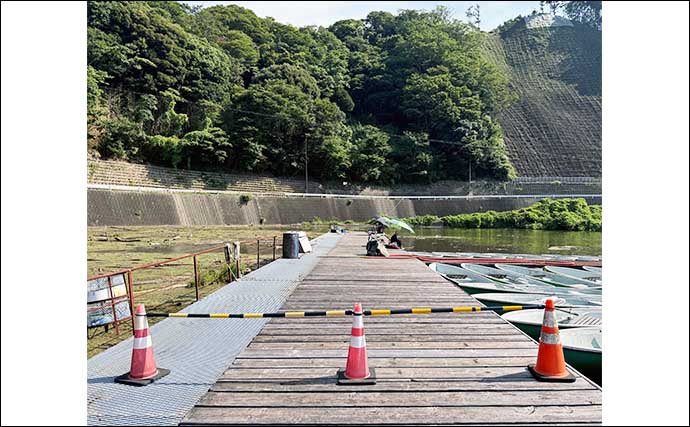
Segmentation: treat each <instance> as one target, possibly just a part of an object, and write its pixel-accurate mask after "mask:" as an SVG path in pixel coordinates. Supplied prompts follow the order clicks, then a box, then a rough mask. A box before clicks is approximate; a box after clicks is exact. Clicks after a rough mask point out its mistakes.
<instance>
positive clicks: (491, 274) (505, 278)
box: [460, 263, 544, 286]
mask: <svg viewBox="0 0 690 427" xmlns="http://www.w3.org/2000/svg"><path fill="white" fill-rule="evenodd" d="M460 265H461V266H462V268H464V269H467V270H470V271H473V272H475V273H478V274H481V275H482V276H484V277H486V278H488V279H491V280H493V281H495V282H498V283H508V284H517V285H533V286H544V282H541V281H539V280H536V279H533V278H530V277H529V276H524V275H522V274H518V273H514V272H512V271H506V270H499V269H497V268H493V267H487V266H484V265H479V264H470V263H462V264H460Z"/></svg>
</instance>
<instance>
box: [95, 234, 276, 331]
mask: <svg viewBox="0 0 690 427" xmlns="http://www.w3.org/2000/svg"><path fill="white" fill-rule="evenodd" d="M262 242H268V244H269V245H270V248H271V249H272V259H271V260H270V261H269V262H272V261H275V260H276V259H277V248H278V246H281V247H282V241H280V242H279V239H278V236H277V235H271V236H261V237H257V238H253V239H245V240H237V241H234V242H232V243H225V244H223V245H218V246H213V247H210V248H206V249H203V250H200V251H197V252H192V253H187V254H184V255H180V256H176V257H173V258H168V259H165V260H160V261H155V262H150V263H147V264H142V265H137V266H133V267H130V268H124V269H121V270H117V271H113V272H110V273H103V274H98V275H94V276H91V277H88V278H87V279H86V280H87V283H89V282H91V283H94V281H98V280H99V279H107V285H108V287H107V288H102V290H107V291H108V295H109V296H108V297H107V298H101V299H97V300H94V301H89V302H88V303H87V306H89V305H91V307H90V308H87V312H93V311H94V309H98V308H103V303H109V304H110V306H111V310H112V321H110V322H107V323H99V324H94V325H88V326H87V328H95V327H105V328H106V331H107V328H108V326H110V325H113V326H114V328H115V332H116V334H118V335H119V333H120V331H119V324H120V323H121V322H123V321H126V320H131V321H132V327H134V317H133V316H132V313H134V307H135V291H134V275H133V273H134V272H136V271H142V270H147V269H154V268H158V267H162V266H165V265H170V264H174V263H176V262H178V261H181V260H185V259H189V258H191V259H192V265H193V268H194V299H195V301H199V287H200V277H199V276H200V272H201V269H200V267H199V257H200V256H201V255H204V254H210V253H212V252H216V251H221V250H222V251H223V252H224V255H225V268H227V274H228V276H227V278H228V282H233V281H234V280H237V279H239V278H241V277H242V245H246V246H245V247H247V248H250V254H249V256H248V258H247V260H249V259H253V257H251V255H252V252H253V250H252V249H253V248H254V247H255V248H256V264H255V268H259V267H260V266H261V246H262V245H261V244H262ZM254 243H256V246H254ZM264 246H266V245H264ZM250 257H251V258H250ZM246 264H247V263H245V265H246ZM233 266H234V268H235V271H234V272H233V270H232V267H233ZM117 276H123V278H124V277H126V280H124V284H125V285H126V289H127V294H126V295H117V296H115V294H114V293H113V290H112V288H113V284H112V282H113V278H114V277H117ZM171 287H172V286H170V285H168V286H162V287H158V288H153V289H146V290H142V291H139V292H137V294H138V295H139V296H143V295H147V294H151V293H153V292H159V291H165V290H168V289H171ZM123 301H128V302H129V309H130V310H129V315H127V316H123V317H118V312H117V310H116V304H118V303H121V302H123ZM96 304H100V305H99V306H96Z"/></svg>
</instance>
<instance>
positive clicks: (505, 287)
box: [429, 263, 570, 294]
mask: <svg viewBox="0 0 690 427" xmlns="http://www.w3.org/2000/svg"><path fill="white" fill-rule="evenodd" d="M429 268H431V269H432V270H434V271H435V272H437V273H439V274H440V275H442V276H443V277H445V278H446V279H448V280H450V281H451V282H454V283H455V284H457V285H458V286H460V287H461V288H462V289H463V290H464V291H465V292H467V293H468V294H476V293H485V292H508V293H524V294H539V293H541V294H553V293H557V294H561V293H563V294H570V292H568V291H567V290H566V289H564V288H561V289H558V288H553V287H551V286H548V285H545V284H540V285H539V286H534V285H530V284H523V283H499V282H496V281H493V280H491V279H489V278H487V277H486V276H482V275H481V274H478V273H475V272H473V271H470V270H467V269H465V268H462V267H457V266H454V265H449V264H442V263H432V264H429Z"/></svg>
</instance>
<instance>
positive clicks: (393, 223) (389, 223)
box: [377, 216, 414, 234]
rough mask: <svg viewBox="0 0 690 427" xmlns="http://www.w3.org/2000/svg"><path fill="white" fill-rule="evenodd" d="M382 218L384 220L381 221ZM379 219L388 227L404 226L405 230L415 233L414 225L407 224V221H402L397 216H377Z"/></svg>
mask: <svg viewBox="0 0 690 427" xmlns="http://www.w3.org/2000/svg"><path fill="white" fill-rule="evenodd" d="M381 219H383V220H384V221H380V220H381ZM377 220H378V221H379V222H381V223H382V224H383V225H386V226H388V227H391V228H402V229H403V230H407V231H409V232H410V233H412V234H414V230H413V229H412V227H410V226H409V224H407V223H406V222H405V221H401V220H399V219H395V218H388V217H386V216H382V217H379V218H377Z"/></svg>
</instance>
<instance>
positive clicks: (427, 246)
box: [400, 228, 601, 255]
mask: <svg viewBox="0 0 690 427" xmlns="http://www.w3.org/2000/svg"><path fill="white" fill-rule="evenodd" d="M400 234H401V237H402V240H403V244H404V246H405V249H407V250H415V251H426V252H431V251H435V252H504V253H525V254H549V253H553V254H578V255H601V233H597V232H589V231H546V230H515V229H491V228H490V229H476V228H473V229H457V228H416V229H415V234H414V235H412V234H409V233H404V234H403V233H400Z"/></svg>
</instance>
